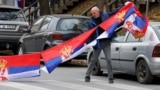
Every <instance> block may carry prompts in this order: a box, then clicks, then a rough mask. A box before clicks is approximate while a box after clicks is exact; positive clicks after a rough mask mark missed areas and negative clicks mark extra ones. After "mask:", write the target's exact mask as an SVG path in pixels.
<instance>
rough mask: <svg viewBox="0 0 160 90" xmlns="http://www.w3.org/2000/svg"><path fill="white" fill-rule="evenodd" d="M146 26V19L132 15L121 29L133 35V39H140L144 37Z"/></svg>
mask: <svg viewBox="0 0 160 90" xmlns="http://www.w3.org/2000/svg"><path fill="white" fill-rule="evenodd" d="M147 26H148V18H147V17H140V16H139V15H138V14H136V13H134V14H132V15H130V16H129V17H128V18H127V19H126V20H125V22H124V25H123V27H124V28H126V29H127V30H128V31H129V32H131V33H132V34H133V36H134V37H135V38H141V37H143V36H144V35H145V32H146V30H147Z"/></svg>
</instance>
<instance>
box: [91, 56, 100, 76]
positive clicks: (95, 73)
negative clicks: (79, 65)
mask: <svg viewBox="0 0 160 90" xmlns="http://www.w3.org/2000/svg"><path fill="white" fill-rule="evenodd" d="M92 56H93V54H91V56H90V58H89V61H91V57H92ZM101 74H102V71H101V67H100V64H99V61H97V62H96V65H95V66H94V68H93V72H92V75H101Z"/></svg>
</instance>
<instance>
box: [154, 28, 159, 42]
mask: <svg viewBox="0 0 160 90" xmlns="http://www.w3.org/2000/svg"><path fill="white" fill-rule="evenodd" d="M153 29H154V31H155V32H156V35H157V37H158V39H159V40H160V26H154V27H153Z"/></svg>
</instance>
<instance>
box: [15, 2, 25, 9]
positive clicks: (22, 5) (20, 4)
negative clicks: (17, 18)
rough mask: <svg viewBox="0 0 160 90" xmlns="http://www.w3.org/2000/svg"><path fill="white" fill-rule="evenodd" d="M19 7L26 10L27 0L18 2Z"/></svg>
mask: <svg viewBox="0 0 160 90" xmlns="http://www.w3.org/2000/svg"><path fill="white" fill-rule="evenodd" d="M17 4H18V7H20V8H21V9H24V7H25V0H17Z"/></svg>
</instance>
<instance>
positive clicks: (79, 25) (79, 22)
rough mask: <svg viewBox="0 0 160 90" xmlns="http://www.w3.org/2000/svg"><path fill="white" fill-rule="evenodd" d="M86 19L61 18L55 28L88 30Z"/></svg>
mask: <svg viewBox="0 0 160 90" xmlns="http://www.w3.org/2000/svg"><path fill="white" fill-rule="evenodd" d="M87 22H88V19H84V18H69V19H68V18H67V19H61V20H60V22H59V23H58V26H57V30H63V31H66V30H74V31H78V30H82V31H86V30H88V23H87Z"/></svg>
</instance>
